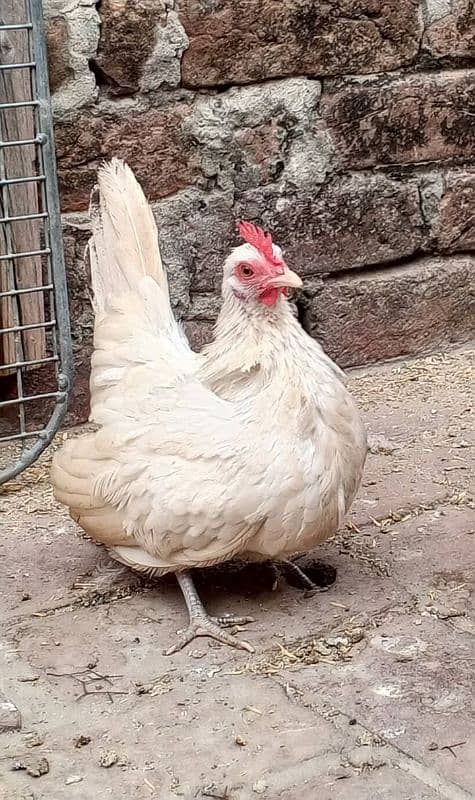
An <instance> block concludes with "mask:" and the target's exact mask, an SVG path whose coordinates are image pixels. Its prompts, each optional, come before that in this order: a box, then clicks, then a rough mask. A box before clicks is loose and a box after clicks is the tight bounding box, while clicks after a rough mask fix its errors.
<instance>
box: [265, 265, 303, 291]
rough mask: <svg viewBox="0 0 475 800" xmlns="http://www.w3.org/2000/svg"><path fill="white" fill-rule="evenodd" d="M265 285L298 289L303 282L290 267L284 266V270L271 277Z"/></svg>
mask: <svg viewBox="0 0 475 800" xmlns="http://www.w3.org/2000/svg"><path fill="white" fill-rule="evenodd" d="M267 285H268V286H275V287H276V288H280V287H283V288H284V287H288V288H289V289H300V287H301V286H303V283H302V280H301V279H300V278H299V276H298V275H297V273H296V272H292V270H291V269H289V268H288V267H285V268H284V271H283V272H282V273H281V274H280V275H276V277H275V278H271V279H270V281H268V283H267Z"/></svg>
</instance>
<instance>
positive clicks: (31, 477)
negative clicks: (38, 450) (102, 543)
mask: <svg viewBox="0 0 475 800" xmlns="http://www.w3.org/2000/svg"><path fill="white" fill-rule="evenodd" d="M473 377H474V373H473V360H472V359H471V357H470V354H468V353H456V354H450V355H445V356H442V355H441V356H432V357H429V358H424V359H420V360H418V361H415V362H411V363H408V364H397V365H393V366H390V367H385V368H383V369H374V370H368V371H366V372H365V373H364V374H359V375H354V376H352V379H351V383H352V386H353V389H354V391H355V393H356V394H357V396H358V397H359V398H360V402H361V406H362V408H363V409H364V412H365V416H366V419H367V422H368V427H369V429H370V436H371V445H372V448H371V449H372V452H371V454H370V456H369V459H368V465H367V470H366V474H365V478H364V482H363V485H362V487H361V490H360V493H359V499H358V500H357V502H356V503H355V505H354V508H353V511H352V513H351V515H350V517H349V520H348V523H347V525H346V527H344V528H343V529H342V530H341V531H340V532H339V534H338V535H337V536H336V537H335V538H334V539H332V540H331V541H329V542H327V543H326V544H325V545H323V546H321V547H320V548H319V549H318V550H317V551H315V552H314V553H313V554H311V557H310V558H308V559H307V561H306V563H307V567H308V569H309V571H310V572H311V574H312V576H314V577H315V578H316V579H318V580H319V581H320V583H321V584H322V586H325V585H326V586H327V587H328V591H326V592H322V593H318V594H314V595H313V596H308V595H307V594H306V593H305V592H303V591H302V590H301V589H299V588H297V587H294V586H291V585H289V584H288V583H286V581H285V579H284V578H283V579H282V581H281V582H280V584H279V585H278V586H277V588H276V589H275V590H274V591H272V576H271V574H270V571H269V570H268V569H266V568H265V567H256V566H254V567H252V568H251V567H248V568H245V567H243V568H239V566H236V567H234V566H233V567H227V568H226V567H223V568H220V569H219V570H214V571H213V572H211V573H207V574H206V573H205V574H204V575H203V576H202V577H201V581H200V585H201V587H202V592H203V597H204V599H205V601H206V602H207V605H208V608H210V609H212V610H213V611H214V612H218V613H222V612H226V611H234V612H237V613H242V614H251V615H252V616H254V618H255V623H254V624H252V625H251V626H249V629H248V631H247V632H246V638H247V639H248V640H249V641H250V642H251V643H252V644H253V645H254V647H255V648H256V652H255V654H254V655H252V656H249V654H247V653H243V652H240V651H233V650H231V649H227V648H225V647H222V646H221V645H219V644H217V643H213V642H211V641H209V640H207V639H201V640H198V641H196V642H194V643H193V644H192V645H191V646H190V647H189V648H188V649H187V650H184V651H182V652H181V653H179V654H177V655H175V656H172V657H166V656H164V655H163V654H162V651H163V649H164V648H165V647H167V646H169V645H170V643H171V642H172V641H173V637H174V633H175V631H176V630H177V629H178V628H179V627H181V626H182V625H183V624H184V622H185V609H184V603H183V601H182V598H181V596H180V593H179V591H178V589H177V587H176V585H175V583H174V581H173V580H166V581H163V582H156V583H146V582H143V581H142V580H140V579H137V578H136V577H135V576H134V575H133V574H131V573H128V572H124V571H122V570H118V569H116V568H115V567H111V564H110V562H109V561H108V559H107V558H106V557H105V555H104V554H103V552H101V550H100V549H98V548H97V547H96V546H94V545H93V544H91V543H90V542H88V541H86V540H84V539H81V538H79V537H78V536H76V535H75V534H76V530H75V526H74V525H73V523H72V522H71V521H70V520H69V519H68V518H67V517H66V516H65V515H64V512H63V511H62V510H61V509H59V508H58V507H57V506H56V505H55V504H54V501H53V500H52V497H51V492H50V489H49V487H48V483H47V469H46V467H47V458H46V459H43V460H42V461H41V463H39V464H37V465H36V466H35V467H34V468H33V469H31V470H30V471H29V472H28V473H26V474H24V475H23V476H21V477H20V478H18V479H16V480H15V481H13V482H12V483H11V484H9V485H7V486H6V489H5V491H4V493H3V494H2V495H1V496H0V511H2V512H3V513H2V514H1V534H0V564H1V567H0V591H1V592H2V597H3V601H2V605H1V611H0V647H1V652H0V664H1V676H2V677H1V685H0V692H1V697H0V731H2V732H0V773H1V777H0V798H2V800H20V798H23V800H25V799H26V798H29V799H31V798H36V800H66V799H67V800H93V798H94V799H95V798H99V800H102V798H104V800H107V798H109V797H110V798H114V800H125V799H126V798H127V800H128V799H129V798H133V800H142V799H143V800H147V799H148V798H160V800H175V798H186V799H187V800H188V798H189V800H192V798H193V799H194V798H198V800H201V798H214V800H254V799H255V800H258V798H263V800H277V798H278V799H279V800H313V799H314V798H318V800H328V799H329V798H335V799H336V800H339V798H345V799H346V798H349V800H435V798H439V799H440V798H444V799H445V798H447V800H468V798H471V797H473V796H474V793H475V724H474V716H473V708H471V703H472V700H473V683H474V681H473V675H474V672H473V663H474V655H475V649H474V646H473V635H474V633H475V624H474V617H473V577H474V536H473V533H474V516H473V501H472V499H471V495H470V490H469V485H470V476H471V464H473V461H472V462H471V450H470V446H471V443H473V436H472V438H471V433H470V425H471V418H470V414H471V406H472V405H473V396H471V390H470V384H471V383H472V385H473ZM472 419H473V418H472ZM472 427H473V423H472ZM4 456H5V453H4ZM472 475H473V473H472ZM303 563H305V562H303ZM335 570H336V580H334V579H335Z"/></svg>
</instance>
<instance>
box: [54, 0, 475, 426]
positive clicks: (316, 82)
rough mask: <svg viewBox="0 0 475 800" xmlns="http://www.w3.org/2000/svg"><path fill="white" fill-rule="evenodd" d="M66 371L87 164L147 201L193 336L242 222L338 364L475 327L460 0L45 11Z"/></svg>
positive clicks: (465, 35) (87, 3) (83, 399)
mask: <svg viewBox="0 0 475 800" xmlns="http://www.w3.org/2000/svg"><path fill="white" fill-rule="evenodd" d="M46 12H47V17H48V42H49V49H50V64H51V82H52V88H53V91H54V96H53V102H54V110H55V118H56V143H57V152H58V165H59V175H60V182H61V194H62V207H63V211H64V215H65V248H66V256H67V265H68V272H69V284H70V295H71V308H72V318H73V335H74V343H75V351H76V361H77V380H76V390H75V392H76V394H75V401H74V406H73V408H74V414H73V416H74V418H75V419H80V418H82V417H83V416H84V414H85V410H86V407H87V372H88V359H89V353H90V347H91V332H92V317H91V310H90V305H89V288H88V278H87V273H86V269H85V266H84V261H83V253H84V246H85V242H86V241H87V214H86V211H87V206H88V199H89V192H90V189H91V186H92V184H93V182H94V178H95V173H96V170H97V167H98V165H99V164H100V163H101V161H102V160H103V159H104V158H109V157H111V156H113V155H115V156H121V157H123V158H125V159H126V160H127V161H128V162H129V164H130V165H131V167H132V168H133V169H134V171H135V172H136V174H137V176H138V177H139V179H140V180H141V182H142V185H143V186H144V189H145V191H146V193H147V195H148V197H149V198H150V199H151V201H152V202H153V206H154V210H155V214H156V218H157V221H158V223H159V228H160V239H161V245H162V249H163V255H164V261H165V263H166V264H167V267H168V270H169V274H170V281H171V289H172V296H173V302H174V304H175V307H176V309H177V312H178V313H179V314H180V315H181V317H182V318H183V319H184V320H185V321H186V324H187V328H188V331H189V333H190V335H191V338H192V340H193V342H194V343H195V344H196V345H199V344H201V343H202V342H204V341H205V340H206V339H207V338H208V337H209V336H210V333H211V330H212V324H213V320H214V319H215V317H216V314H217V311H218V308H219V287H220V280H221V275H220V268H221V264H222V261H223V259H224V257H225V254H226V253H227V252H228V251H229V248H230V247H231V246H232V245H234V244H236V243H237V237H236V221H237V220H238V219H239V218H246V219H251V220H255V221H257V222H259V223H260V224H262V225H264V226H266V227H267V228H269V229H270V230H271V231H272V232H273V234H274V238H275V240H276V241H277V242H278V243H279V244H280V245H282V247H283V248H284V250H285V254H286V258H287V261H288V263H289V264H290V265H291V266H292V267H294V268H295V269H296V270H297V271H299V272H300V273H301V274H302V275H303V276H304V277H305V279H306V280H305V289H304V291H303V292H302V293H301V295H300V297H299V298H298V301H297V302H298V311H299V315H300V318H301V320H302V323H303V324H304V326H305V327H306V328H307V330H309V332H311V333H312V334H314V335H315V336H317V337H318V338H319V339H320V340H321V341H322V343H323V345H324V347H325V348H326V349H327V351H328V352H329V353H330V354H331V355H332V356H333V357H334V358H335V359H336V360H337V361H338V362H339V363H340V364H342V365H343V366H352V365H356V364H365V363H370V362H376V361H379V360H383V359H388V358H394V357H397V356H401V355H406V354H410V353H420V352H426V351H430V350H435V349H437V348H441V347H446V346H448V345H450V344H452V343H459V342H463V341H466V340H467V339H468V338H469V336H470V334H471V333H473V308H472V312H471V314H470V291H469V284H470V283H472V288H473V268H474V261H473V256H471V255H470V253H471V252H473V250H474V249H475V227H474V208H475V169H474V166H473V164H474V161H473V156H474V150H475V126H474V119H475V81H474V74H475V72H474V70H473V69H472V68H473V64H474V61H473V59H474V56H475V12H474V5H473V2H472V0H428V1H427V2H418V1H417V0H329V1H328V2H325V3H323V2H317V1H316V0H279V2H276V0H175V2H174V0H100V2H94V1H93V0H67V2H66V0H46Z"/></svg>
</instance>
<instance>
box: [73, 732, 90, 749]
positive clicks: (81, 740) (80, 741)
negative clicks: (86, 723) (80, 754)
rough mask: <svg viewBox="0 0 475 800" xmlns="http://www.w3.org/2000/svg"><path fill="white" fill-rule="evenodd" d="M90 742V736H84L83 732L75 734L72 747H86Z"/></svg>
mask: <svg viewBox="0 0 475 800" xmlns="http://www.w3.org/2000/svg"><path fill="white" fill-rule="evenodd" d="M90 743H91V737H90V736H84V734H82V733H81V735H80V736H76V738H75V739H74V747H77V748H78V749H79V748H80V747H86V745H87V744H90Z"/></svg>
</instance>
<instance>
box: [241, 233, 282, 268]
mask: <svg viewBox="0 0 475 800" xmlns="http://www.w3.org/2000/svg"><path fill="white" fill-rule="evenodd" d="M239 233H240V234H241V236H242V238H243V239H244V241H245V242H247V243H248V244H252V246H253V247H255V248H256V250H259V252H260V253H262V255H263V256H264V258H266V259H267V261H269V262H270V263H271V264H274V265H275V266H277V265H278V264H281V263H282V262H281V260H280V258H276V256H275V255H274V251H273V249H272V236H271V235H270V233H266V231H263V230H262V228H259V227H258V226H257V225H254V224H253V223H252V222H240V223H239Z"/></svg>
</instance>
